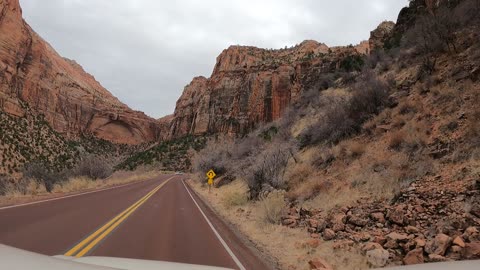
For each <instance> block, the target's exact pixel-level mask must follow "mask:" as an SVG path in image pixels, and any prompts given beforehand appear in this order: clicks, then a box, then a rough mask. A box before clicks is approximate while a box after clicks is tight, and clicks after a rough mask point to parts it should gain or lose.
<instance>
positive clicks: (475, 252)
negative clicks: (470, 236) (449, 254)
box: [462, 241, 480, 260]
mask: <svg viewBox="0 0 480 270" xmlns="http://www.w3.org/2000/svg"><path fill="white" fill-rule="evenodd" d="M462 255H463V257H464V258H465V259H469V260H471V259H480V241H476V242H472V243H466V244H465V248H464V249H463V254H462Z"/></svg>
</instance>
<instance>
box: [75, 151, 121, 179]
mask: <svg viewBox="0 0 480 270" xmlns="http://www.w3.org/2000/svg"><path fill="white" fill-rule="evenodd" d="M112 173H113V168H112V166H111V165H110V164H109V163H108V162H107V161H106V160H105V159H104V158H102V157H99V156H95V155H88V156H85V157H83V158H82V159H81V160H80V162H79V163H78V164H77V166H76V168H75V170H74V174H75V175H76V176H86V177H89V178H90V179H93V180H96V179H105V178H107V177H108V176H110V175H111V174H112Z"/></svg>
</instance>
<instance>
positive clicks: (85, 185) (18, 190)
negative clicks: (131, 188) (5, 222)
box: [0, 171, 164, 205]
mask: <svg viewBox="0 0 480 270" xmlns="http://www.w3.org/2000/svg"><path fill="white" fill-rule="evenodd" d="M162 173H164V172H160V171H136V172H124V171H119V172H116V173H114V174H113V175H112V176H110V177H109V178H107V179H104V180H95V181H94V180H91V179H89V178H86V177H75V178H70V179H68V180H67V181H65V182H62V183H57V184H55V185H54V188H53V190H52V193H49V192H47V190H46V189H45V187H44V185H42V184H40V183H39V182H38V181H36V180H32V179H28V180H21V181H26V183H21V184H17V185H8V186H7V188H6V192H5V195H4V196H0V205H9V204H16V203H25V202H29V201H34V200H38V199H45V198H53V197H58V196H61V195H63V194H66V193H71V192H79V191H87V190H92V189H99V188H106V187H112V186H118V185H123V184H127V183H133V182H137V181H143V180H147V179H151V178H153V177H156V176H158V175H160V174H162Z"/></svg>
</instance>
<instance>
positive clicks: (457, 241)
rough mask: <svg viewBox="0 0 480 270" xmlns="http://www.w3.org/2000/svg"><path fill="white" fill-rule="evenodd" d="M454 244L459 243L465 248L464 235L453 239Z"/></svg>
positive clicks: (458, 244)
mask: <svg viewBox="0 0 480 270" xmlns="http://www.w3.org/2000/svg"><path fill="white" fill-rule="evenodd" d="M453 244H454V245H457V246H459V247H462V248H464V247H465V242H464V241H463V239H462V237H460V236H457V237H455V239H453Z"/></svg>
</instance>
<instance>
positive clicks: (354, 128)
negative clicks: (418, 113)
mask: <svg viewBox="0 0 480 270" xmlns="http://www.w3.org/2000/svg"><path fill="white" fill-rule="evenodd" d="M361 79H362V80H361V83H357V84H356V85H354V87H353V88H352V95H351V97H350V99H342V98H335V97H327V96H322V97H321V98H320V99H321V100H322V101H321V102H320V103H321V104H325V105H324V106H323V108H322V112H323V115H322V117H320V118H319V119H318V121H317V122H315V123H314V124H312V125H311V126H309V127H308V128H306V129H305V130H304V131H303V132H302V133H301V134H300V135H299V143H300V147H302V148H303V147H305V146H307V145H311V144H318V143H322V142H324V143H333V144H336V143H338V142H339V141H340V140H342V139H344V138H346V137H349V136H351V135H353V134H355V133H357V132H359V131H360V130H361V126H362V124H363V123H364V122H365V121H366V120H368V119H370V118H371V117H372V116H373V115H376V114H378V113H379V112H380V111H381V110H383V108H384V107H385V106H386V105H388V96H389V92H390V89H389V88H388V86H387V85H386V84H385V83H384V82H382V81H380V80H378V79H377V78H375V77H374V75H373V74H372V73H370V72H366V73H365V74H363V76H362V78H361Z"/></svg>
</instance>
